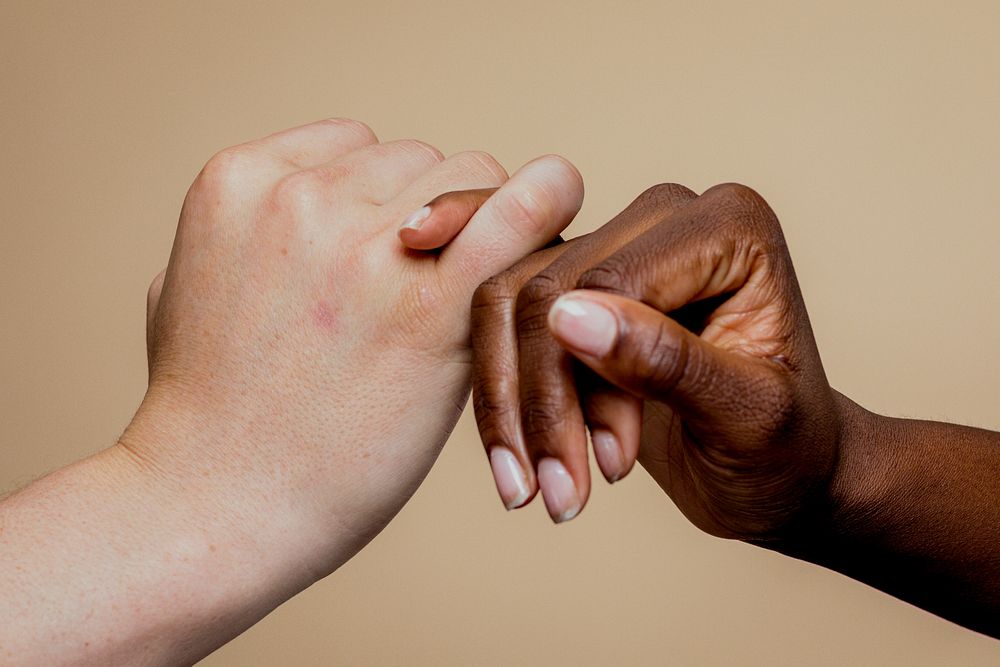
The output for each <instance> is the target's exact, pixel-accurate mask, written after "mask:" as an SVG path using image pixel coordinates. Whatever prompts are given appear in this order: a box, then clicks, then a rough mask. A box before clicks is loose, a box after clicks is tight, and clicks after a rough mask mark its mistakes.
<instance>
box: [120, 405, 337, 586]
mask: <svg viewBox="0 0 1000 667" xmlns="http://www.w3.org/2000/svg"><path fill="white" fill-rule="evenodd" d="M247 431H248V428H247V426H246V420H244V419H241V418H240V417H239V416H238V415H235V414H233V415H229V416H228V418H227V417H225V416H222V415H221V414H220V413H219V412H218V411H216V410H215V409H214V408H213V414H212V415H209V414H208V410H202V409H199V408H198V407H197V406H192V405H189V404H187V403H186V402H183V401H176V400H173V397H172V396H171V395H170V394H168V393H166V392H159V391H156V390H155V389H152V388H151V390H150V391H149V392H147V395H146V397H145V398H144V400H143V402H142V404H141V405H140V407H139V409H138V411H137V412H136V415H135V417H134V418H133V420H132V422H131V423H130V424H129V427H128V428H127V429H126V430H125V432H124V433H123V434H122V436H121V438H119V440H118V442H117V443H116V444H115V445H114V446H113V447H111V448H110V449H108V450H106V452H104V453H102V454H103V458H104V459H106V461H107V465H109V466H111V467H113V468H114V469H115V470H116V471H117V474H119V475H121V476H122V478H123V479H124V480H125V482H124V487H125V488H130V489H132V490H133V491H134V495H135V497H136V498H137V500H139V499H142V500H141V502H150V503H155V504H157V506H158V507H160V508H164V511H165V512H169V514H170V517H169V519H170V523H171V525H172V526H173V527H174V530H175V531H176V532H177V533H178V537H179V538H180V539H188V538H192V539H196V540H197V541H200V542H204V543H205V544H206V545H211V546H213V547H214V548H215V549H216V550H217V549H219V548H220V546H221V547H222V548H223V549H226V548H229V549H233V550H235V551H239V552H241V553H243V554H244V555H245V556H246V557H247V562H248V563H252V564H253V566H252V567H253V568H254V569H256V570H257V571H256V572H249V571H244V575H245V576H246V577H256V578H258V580H260V581H264V580H270V579H274V578H291V579H294V580H295V581H296V582H297V584H296V585H297V586H298V588H297V589H296V590H299V589H301V588H304V587H306V586H308V585H309V584H311V583H313V582H314V581H316V580H317V579H319V578H321V577H323V576H325V575H326V574H329V572H331V571H332V570H333V569H335V567H336V566H337V565H339V564H340V563H339V561H338V560H337V551H338V544H339V540H338V535H337V533H336V530H335V527H333V528H331V526H330V522H329V520H328V521H326V522H325V525H324V522H323V521H321V520H320V516H319V515H320V512H319V511H318V510H317V504H318V503H317V501H316V498H315V494H313V493H312V492H311V489H310V485H308V484H305V483H303V480H302V478H301V476H300V475H298V474H296V471H297V468H298V466H295V465H292V462H290V461H285V460H281V458H280V457H281V456H282V453H283V452H284V451H285V448H284V447H282V446H281V443H277V442H270V443H268V444H269V445H270V447H271V449H272V451H270V452H268V451H267V449H266V448H265V447H264V446H263V445H262V444H260V443H257V442H255V441H253V440H252V439H250V438H248V437H247V436H246V433H247ZM327 519H329V517H327ZM224 555H225V554H220V556H224ZM344 560H346V558H344ZM241 567H242V566H241Z"/></svg>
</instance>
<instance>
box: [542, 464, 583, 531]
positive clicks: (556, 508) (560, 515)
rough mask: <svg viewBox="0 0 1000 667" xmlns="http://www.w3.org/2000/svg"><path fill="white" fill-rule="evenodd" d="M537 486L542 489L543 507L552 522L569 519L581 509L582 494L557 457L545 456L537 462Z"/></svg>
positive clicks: (561, 521)
mask: <svg viewBox="0 0 1000 667" xmlns="http://www.w3.org/2000/svg"><path fill="white" fill-rule="evenodd" d="M538 486H539V487H540V488H541V491H542V499H543V500H544V501H545V509H546V510H547V511H548V513H549V516H550V517H551V518H552V521H553V522H555V523H564V522H566V521H569V520H570V519H573V518H574V517H576V516H577V515H578V514H579V513H580V510H581V509H583V497H582V494H581V493H580V491H579V489H578V488H577V485H576V482H575V481H574V479H573V476H572V475H571V474H570V473H569V470H567V468H566V466H565V465H563V462H562V461H560V460H559V459H557V458H554V457H545V458H543V459H542V460H541V461H539V462H538Z"/></svg>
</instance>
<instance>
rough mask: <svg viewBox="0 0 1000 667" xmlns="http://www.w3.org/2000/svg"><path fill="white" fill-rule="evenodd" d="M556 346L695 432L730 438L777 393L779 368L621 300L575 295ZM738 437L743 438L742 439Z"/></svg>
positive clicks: (561, 308)
mask: <svg viewBox="0 0 1000 667" xmlns="http://www.w3.org/2000/svg"><path fill="white" fill-rule="evenodd" d="M549 328H550V330H551V331H552V334H553V335H554V336H555V338H556V340H557V341H558V342H559V343H560V344H561V345H562V346H563V347H565V348H566V349H567V350H568V351H569V352H570V353H572V354H573V355H574V356H575V357H577V358H578V359H579V360H580V361H582V362H583V363H585V364H586V365H587V366H589V367H590V368H592V369H593V370H594V371H595V372H596V373H598V374H599V375H601V376H602V377H604V378H605V379H606V380H608V381H609V382H612V383H613V384H615V385H617V386H619V387H621V388H622V389H624V390H625V391H628V392H630V393H632V394H635V395H636V396H639V397H641V398H643V399H647V400H651V401H660V402H663V403H667V404H669V405H670V406H671V407H672V408H673V409H675V410H676V411H677V412H678V413H679V414H680V415H681V416H683V417H684V418H685V419H686V420H688V421H690V422H693V423H694V425H699V424H701V425H705V426H708V425H711V427H712V428H713V430H715V429H719V430H721V432H720V435H726V434H727V433H728V432H729V431H730V430H734V431H736V432H738V431H740V430H743V427H745V426H746V423H745V422H744V421H743V420H744V419H750V418H753V415H754V414H756V410H755V409H754V408H756V407H759V406H758V405H757V403H758V401H757V400H756V398H763V397H762V396H759V394H760V393H761V391H762V389H763V388H766V387H774V386H775V385H774V384H773V381H774V379H775V373H774V368H773V364H772V363H771V362H769V361H767V360H764V359H760V358H756V357H752V356H750V355H748V354H743V353H741V352H731V351H726V350H723V349H721V348H719V347H716V346H715V345H712V344H711V343H709V342H707V341H704V340H702V339H701V338H699V337H698V336H696V335H695V334H693V333H691V332H690V331H688V330H687V329H685V328H684V327H682V326H681V325H680V324H678V323H677V322H675V321H674V320H672V319H671V318H669V317H667V316H666V315H664V314H663V313H661V312H659V311H657V310H654V309H653V308H650V307H649V306H647V305H645V304H643V303H640V302H638V301H634V300H632V299H628V298H625V297H622V296H617V295H614V294H608V293H605V292H594V291H590V290H576V291H573V292H567V293H566V294H564V295H563V296H561V297H560V298H559V299H557V300H556V302H555V303H554V304H553V306H552V309H551V310H550V311H549ZM734 435H735V433H734Z"/></svg>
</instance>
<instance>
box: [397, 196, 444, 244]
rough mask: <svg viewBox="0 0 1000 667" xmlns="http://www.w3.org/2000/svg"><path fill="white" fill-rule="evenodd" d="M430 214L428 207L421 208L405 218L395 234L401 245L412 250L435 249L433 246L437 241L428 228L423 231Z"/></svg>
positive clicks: (430, 210)
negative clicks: (397, 235)
mask: <svg viewBox="0 0 1000 667" xmlns="http://www.w3.org/2000/svg"><path fill="white" fill-rule="evenodd" d="M432 212H433V211H432V209H431V207H430V206H423V207H421V208H419V209H417V210H416V211H414V212H413V213H410V214H409V215H408V216H406V218H405V219H404V220H403V224H401V225H400V226H399V231H398V232H397V233H398V234H399V240H400V241H401V242H402V243H403V245H405V246H406V247H407V248H412V249H413V250H430V249H432V248H435V247H437V246H436V245H434V244H435V243H437V240H436V239H435V238H434V237H433V235H432V234H431V233H429V232H430V231H431V230H430V228H429V227H428V228H426V229H425V227H427V225H426V222H427V220H428V218H430V216H431V213H432Z"/></svg>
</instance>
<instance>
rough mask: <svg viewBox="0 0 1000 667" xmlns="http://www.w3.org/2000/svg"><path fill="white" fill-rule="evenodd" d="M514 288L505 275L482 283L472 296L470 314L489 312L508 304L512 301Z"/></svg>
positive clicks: (500, 274)
mask: <svg viewBox="0 0 1000 667" xmlns="http://www.w3.org/2000/svg"><path fill="white" fill-rule="evenodd" d="M515 293H516V288H515V287H514V283H513V280H512V279H511V277H510V275H509V274H507V273H498V274H497V275H495V276H493V277H491V278H489V279H487V280H486V281H484V282H483V283H482V284H481V285H480V286H479V287H477V288H476V291H475V292H473V294H472V312H473V314H474V315H475V314H476V313H479V312H482V311H491V310H495V309H497V308H501V307H503V306H505V305H507V304H509V303H510V302H511V301H513V299H514V295H515Z"/></svg>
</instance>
